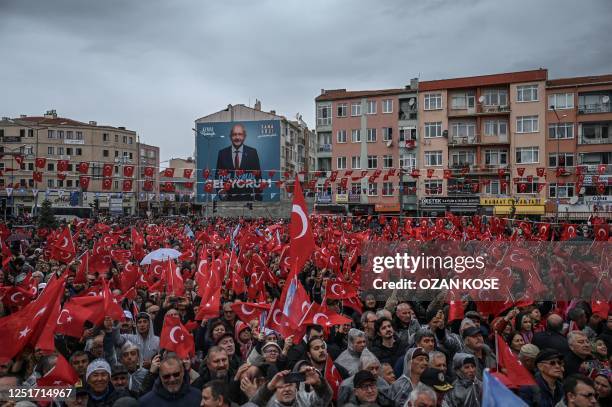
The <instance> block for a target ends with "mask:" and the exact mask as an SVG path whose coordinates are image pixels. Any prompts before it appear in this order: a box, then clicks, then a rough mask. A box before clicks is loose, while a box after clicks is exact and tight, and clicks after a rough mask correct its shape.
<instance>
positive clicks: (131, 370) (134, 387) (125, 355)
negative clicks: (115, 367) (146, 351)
mask: <svg viewBox="0 0 612 407" xmlns="http://www.w3.org/2000/svg"><path fill="white" fill-rule="evenodd" d="M139 356H140V349H139V348H138V346H136V345H135V344H133V343H132V342H129V341H128V342H126V343H124V344H123V346H122V347H121V364H123V366H125V367H126V369H127V372H128V375H129V377H128V389H129V390H131V391H133V392H135V393H138V392H139V391H140V386H141V385H142V381H143V380H144V378H145V376H146V375H147V370H146V369H144V368H142V367H141V366H140V363H139V361H140V357H139Z"/></svg>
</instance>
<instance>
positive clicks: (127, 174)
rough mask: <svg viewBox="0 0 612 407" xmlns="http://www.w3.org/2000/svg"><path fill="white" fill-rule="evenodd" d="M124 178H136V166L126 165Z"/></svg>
mask: <svg viewBox="0 0 612 407" xmlns="http://www.w3.org/2000/svg"><path fill="white" fill-rule="evenodd" d="M123 176H124V177H128V178H131V177H133V176H134V166H133V165H124V166H123Z"/></svg>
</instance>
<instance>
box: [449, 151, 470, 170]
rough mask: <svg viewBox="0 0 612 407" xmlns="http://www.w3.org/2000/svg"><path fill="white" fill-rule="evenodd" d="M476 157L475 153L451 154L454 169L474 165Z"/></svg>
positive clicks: (456, 152) (460, 152)
mask: <svg viewBox="0 0 612 407" xmlns="http://www.w3.org/2000/svg"><path fill="white" fill-rule="evenodd" d="M475 156H476V154H475V153H474V151H453V153H452V154H451V165H452V166H453V167H465V166H468V165H474V161H475Z"/></svg>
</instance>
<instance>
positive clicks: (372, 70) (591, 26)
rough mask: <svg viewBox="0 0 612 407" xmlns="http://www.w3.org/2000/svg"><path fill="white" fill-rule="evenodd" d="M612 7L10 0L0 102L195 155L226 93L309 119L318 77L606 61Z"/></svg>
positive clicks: (344, 0) (593, 68) (346, 0)
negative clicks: (199, 129) (197, 127)
mask: <svg viewBox="0 0 612 407" xmlns="http://www.w3.org/2000/svg"><path fill="white" fill-rule="evenodd" d="M611 17H612V3H611V2H610V1H608V0H592V1H588V2H577V1H573V0H556V1H555V0H541V1H529V0H515V1H503V2H502V1H491V0H470V1H443V0H410V1H408V0H404V1H400V0H387V1H378V2H375V1H365V0H364V1H357V0H355V1H350V0H338V1H329V0H311V1H297V0H294V1H272V0H260V1H238V0H230V1H223V2H212V1H197V0H193V1H191V0H175V1H161V0H147V1H118V0H105V1H78V0H72V1H69V0H55V1H52V2H43V1H28V0H9V1H7V0H4V1H2V2H0V38H2V44H3V51H4V52H3V62H2V64H0V89H2V91H3V92H2V94H3V97H2V98H0V112H1V113H2V115H9V116H15V115H18V114H20V113H26V114H40V113H42V112H44V111H45V110H47V109H49V108H55V109H57V110H58V112H59V113H60V114H62V115H64V116H68V117H71V118H74V119H77V120H83V121H87V120H97V121H98V122H100V123H107V124H111V125H116V126H120V125H125V126H126V127H128V128H131V129H134V130H136V131H138V133H139V134H140V136H141V139H142V140H143V141H145V142H148V143H152V144H157V145H159V146H160V147H161V148H162V156H163V157H164V158H169V157H172V156H185V155H189V154H191V153H192V152H193V137H192V133H191V127H192V126H193V120H194V119H196V118H197V117H201V116H203V115H206V114H209V113H212V112H215V111H217V110H219V109H222V108H224V107H225V106H226V105H227V104H228V103H247V104H248V103H249V101H250V103H251V104H252V103H253V102H254V100H255V98H259V99H261V100H262V101H263V107H264V108H265V109H268V110H269V109H275V110H276V111H277V112H280V113H283V114H286V115H287V116H293V115H294V114H295V113H296V112H300V113H302V114H303V116H304V118H305V119H306V120H307V121H308V123H309V124H310V125H311V126H313V125H314V103H313V99H314V97H315V96H316V95H317V94H318V93H319V91H320V89H321V88H348V89H375V88H388V87H399V86H403V85H405V84H407V83H408V82H409V80H410V78H411V77H415V76H420V77H421V79H423V80H428V79H441V78H449V77H457V76H464V75H480V74H487V73H495V72H508V71H514V70H525V69H534V68H538V67H546V68H548V69H549V76H550V77H552V78H554V77H563V76H580V75H590V74H603V73H609V72H610V70H611V69H610V67H612V53H611V52H609V49H610V47H609V44H608V42H609V33H610V29H609V21H610V18H611ZM177 140H180V142H177Z"/></svg>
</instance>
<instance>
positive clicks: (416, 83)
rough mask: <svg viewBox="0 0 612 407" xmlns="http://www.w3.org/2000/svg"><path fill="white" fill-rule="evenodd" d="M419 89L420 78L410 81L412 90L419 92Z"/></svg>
mask: <svg viewBox="0 0 612 407" xmlns="http://www.w3.org/2000/svg"><path fill="white" fill-rule="evenodd" d="M418 88H419V78H412V79H410V89H411V90H417V89H418Z"/></svg>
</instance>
